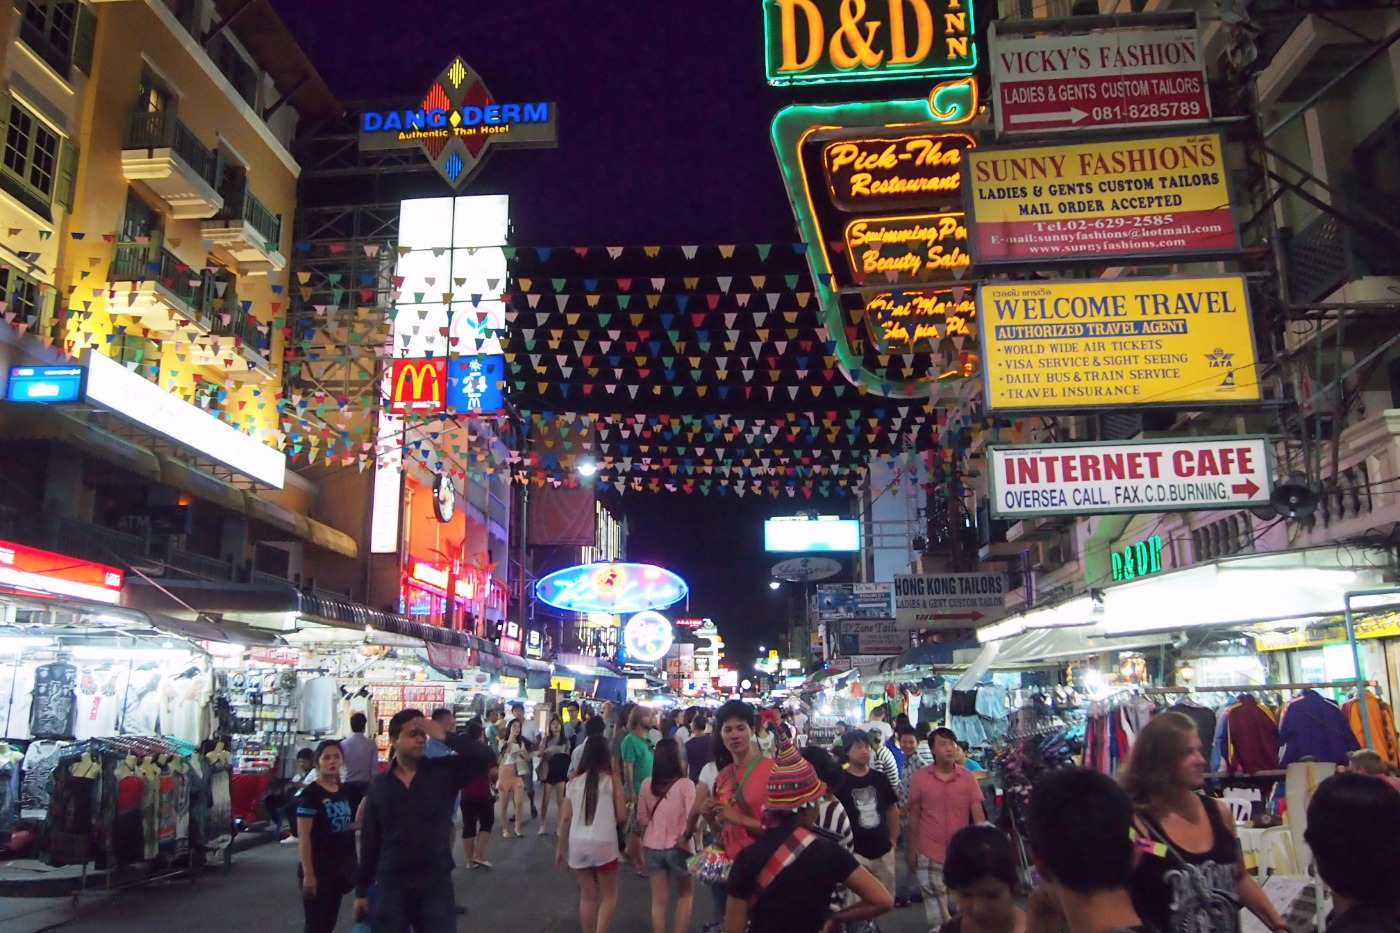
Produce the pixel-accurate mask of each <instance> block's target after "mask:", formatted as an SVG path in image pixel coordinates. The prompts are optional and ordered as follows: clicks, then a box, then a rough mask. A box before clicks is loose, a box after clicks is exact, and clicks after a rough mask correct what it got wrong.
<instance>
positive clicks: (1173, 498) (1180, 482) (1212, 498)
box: [987, 437, 1272, 520]
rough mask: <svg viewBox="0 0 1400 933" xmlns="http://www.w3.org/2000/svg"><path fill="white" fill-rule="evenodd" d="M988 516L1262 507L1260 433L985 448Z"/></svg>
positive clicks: (1264, 452) (1264, 460)
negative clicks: (1162, 439) (989, 509)
mask: <svg viewBox="0 0 1400 933" xmlns="http://www.w3.org/2000/svg"><path fill="white" fill-rule="evenodd" d="M987 455H988V460H989V464H990V469H989V471H988V478H989V481H990V484H991V503H992V514H993V515H994V516H996V517H997V518H1005V519H1011V520H1019V519H1022V518H1029V517H1032V516H1036V515H1099V514H1107V513H1110V512H1165V511H1171V510H1179V509H1190V510H1198V509H1244V508H1249V507H1251V506H1257V505H1267V504H1268V502H1269V494H1270V492H1271V490H1272V484H1271V482H1270V473H1269V446H1268V442H1267V441H1266V440H1265V439H1264V438H1262V437H1222V438H1190V439H1184V440H1166V441H1131V442H1125V441H1113V442H1108V443H1102V444H1047V445H1045V446H1043V447H991V448H989V449H988V451H987Z"/></svg>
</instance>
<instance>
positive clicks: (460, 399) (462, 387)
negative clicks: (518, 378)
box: [447, 354, 506, 413]
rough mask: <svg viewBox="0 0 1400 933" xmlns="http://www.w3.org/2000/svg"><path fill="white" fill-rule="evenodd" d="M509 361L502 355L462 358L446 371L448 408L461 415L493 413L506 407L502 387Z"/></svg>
mask: <svg viewBox="0 0 1400 933" xmlns="http://www.w3.org/2000/svg"><path fill="white" fill-rule="evenodd" d="M505 378H506V360H505V357H504V356H501V355H500V354H494V355H490V356H486V355H483V356H459V357H457V358H456V359H454V360H453V361H452V363H451V364H450V365H449V366H448V369H447V407H448V408H451V409H455V410H456V411H458V412H484V413H485V412H494V411H500V410H501V409H502V408H504V407H505V401H504V399H503V397H502V395H501V384H502V382H503V381H504V380H505Z"/></svg>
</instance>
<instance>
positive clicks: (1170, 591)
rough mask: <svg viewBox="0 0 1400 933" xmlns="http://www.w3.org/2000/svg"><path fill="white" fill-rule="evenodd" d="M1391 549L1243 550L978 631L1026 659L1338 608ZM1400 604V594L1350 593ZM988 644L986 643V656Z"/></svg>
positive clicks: (1000, 655) (1380, 571)
mask: <svg viewBox="0 0 1400 933" xmlns="http://www.w3.org/2000/svg"><path fill="white" fill-rule="evenodd" d="M1390 570H1391V566H1390V560H1389V556H1388V555H1387V554H1386V552H1384V551H1381V550H1372V549H1366V548H1359V547H1346V546H1340V547H1326V548H1311V549H1300V550H1294V551H1273V552H1269V553H1265V554H1247V555H1242V556H1240V557H1232V558H1226V559H1224V560H1218V561H1211V562H1209V563H1204V564H1197V565H1195V566H1191V567H1183V568H1181V569H1179V570H1170V571H1166V572H1164V573H1158V574H1154V575H1152V576H1150V577H1143V578H1141V579H1138V580H1133V581H1131V582H1128V583H1120V584H1117V585H1115V586H1110V587H1105V588H1104V589H1102V590H1098V591H1095V592H1094V593H1093V594H1091V595H1087V596H1080V597H1075V598H1073V599H1069V600H1066V601H1065V602H1062V603H1059V604H1057V605H1055V606H1047V607H1044V608H1040V609H1032V610H1030V611H1029V612H1024V613H1020V614H1018V615H1014V616H1010V617H1008V618H1006V619H1004V620H1002V621H1001V622H997V623H995V624H993V625H988V626H984V627H983V628H981V629H979V630H978V631H977V637H978V640H979V641H981V642H982V643H983V644H984V646H986V647H991V646H994V645H995V646H998V650H997V651H996V653H995V656H994V660H992V661H991V666H992V667H993V668H995V669H1000V670H1015V669H1018V668H1020V669H1023V668H1024V667H1025V666H1026V665H1028V664H1035V663H1037V662H1052V661H1058V660H1063V659H1066V658H1072V657H1076V656H1083V655H1087V654H1098V653H1102V652H1105V651H1126V650H1132V649H1138V648H1146V647H1153V646H1156V645H1163V644H1168V643H1170V641H1171V633H1173V632H1178V631H1182V630H1185V629H1199V628H1217V629H1221V628H1234V629H1244V628H1245V627H1247V626H1250V625H1256V624H1259V623H1264V622H1276V621H1280V620H1285V619H1303V618H1313V617H1317V616H1326V615H1334V614H1339V613H1341V612H1342V611H1343V608H1344V606H1343V599H1344V597H1345V596H1346V594H1347V593H1349V592H1354V591H1357V590H1370V589H1376V588H1380V587H1383V586H1385V577H1386V575H1387V574H1388V573H1389V572H1390ZM1384 605H1400V594H1389V595H1386V596H1382V597H1375V598H1373V599H1370V600H1369V601H1360V602H1357V601H1354V602H1353V606H1354V607H1356V608H1365V609H1375V608H1379V607H1381V606H1384ZM986 656H987V654H986V652H984V655H983V658H980V659H979V660H984V659H985V658H986Z"/></svg>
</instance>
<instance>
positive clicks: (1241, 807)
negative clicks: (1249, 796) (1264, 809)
mask: <svg viewBox="0 0 1400 933" xmlns="http://www.w3.org/2000/svg"><path fill="white" fill-rule="evenodd" d="M1223 799H1224V801H1225V805H1226V806H1227V807H1229V808H1230V813H1231V814H1232V815H1233V816H1234V817H1235V822H1236V823H1248V822H1249V821H1250V820H1252V819H1254V803H1253V801H1250V800H1242V799H1240V798H1238V797H1225V798H1223Z"/></svg>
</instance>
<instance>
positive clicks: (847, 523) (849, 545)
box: [763, 515, 860, 554]
mask: <svg viewBox="0 0 1400 933" xmlns="http://www.w3.org/2000/svg"><path fill="white" fill-rule="evenodd" d="M763 549H764V550H765V551H779V552H781V553H785V554H802V553H807V552H809V551H859V550H860V522H859V521H858V520H857V519H854V518H836V517H834V516H830V515H823V516H820V517H819V518H806V517H802V516H799V517H796V518H770V519H768V520H767V521H766V522H764V523H763Z"/></svg>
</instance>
